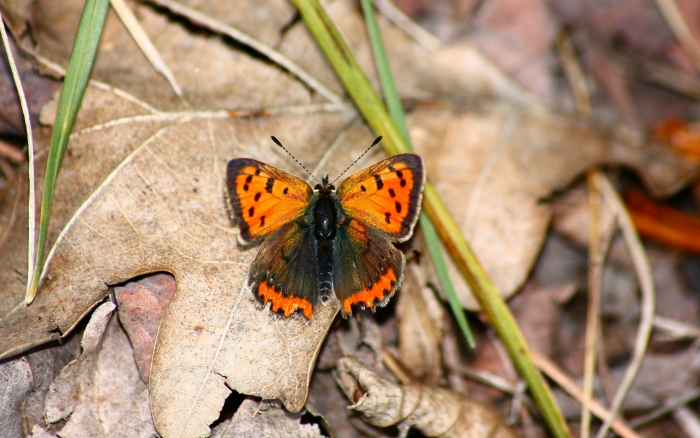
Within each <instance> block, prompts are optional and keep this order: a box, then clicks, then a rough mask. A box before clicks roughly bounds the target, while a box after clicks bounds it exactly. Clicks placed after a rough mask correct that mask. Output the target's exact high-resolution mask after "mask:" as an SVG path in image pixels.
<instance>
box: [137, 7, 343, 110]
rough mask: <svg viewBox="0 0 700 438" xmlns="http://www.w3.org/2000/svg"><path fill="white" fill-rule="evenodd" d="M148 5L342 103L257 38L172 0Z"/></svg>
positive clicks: (316, 81) (312, 78)
mask: <svg viewBox="0 0 700 438" xmlns="http://www.w3.org/2000/svg"><path fill="white" fill-rule="evenodd" d="M143 1H144V2H146V3H152V4H154V5H157V6H160V7H162V8H166V9H167V10H169V11H170V12H172V13H173V14H176V15H180V16H182V17H184V18H186V19H188V20H189V21H191V22H192V23H194V24H196V25H198V26H202V27H204V28H206V29H209V30H210V31H212V32H216V33H219V34H222V35H226V36H228V37H231V38H233V39H234V40H235V41H237V42H239V43H241V44H243V45H245V46H248V47H250V48H251V49H253V50H255V51H256V52H258V53H260V54H261V55H264V56H265V57H267V58H268V59H269V60H271V61H273V62H275V63H277V64H279V65H280V66H281V67H284V68H285V69H286V70H287V71H289V72H290V73H291V74H292V75H294V76H296V77H297V78H299V80H301V81H302V82H303V83H305V84H306V85H307V86H308V87H309V88H311V89H313V90H316V91H317V92H318V93H319V94H320V95H322V96H324V97H325V98H326V99H328V100H330V101H331V102H334V103H339V102H341V101H342V99H341V98H340V96H338V95H337V94H335V93H334V92H332V91H331V90H329V89H328V88H326V86H325V85H323V84H321V83H320V82H319V81H318V80H316V78H314V77H313V76H311V75H310V74H309V73H307V72H306V71H304V69H302V68H301V67H299V66H298V65H296V64H295V63H294V62H292V61H291V60H289V59H288V58H286V57H285V56H284V55H282V54H281V53H279V52H278V51H276V50H273V49H271V48H270V47H268V46H266V45H265V44H263V43H261V42H260V41H258V40H256V39H255V38H253V37H251V36H250V35H248V34H246V33H244V32H242V31H240V30H238V29H236V28H234V27H232V26H229V25H228V24H225V23H222V22H220V21H218V20H215V19H214V18H212V17H209V16H207V15H205V14H203V13H201V12H199V11H197V10H196V9H192V8H189V7H187V6H185V5H183V4H180V3H177V2H173V1H170V0H143Z"/></svg>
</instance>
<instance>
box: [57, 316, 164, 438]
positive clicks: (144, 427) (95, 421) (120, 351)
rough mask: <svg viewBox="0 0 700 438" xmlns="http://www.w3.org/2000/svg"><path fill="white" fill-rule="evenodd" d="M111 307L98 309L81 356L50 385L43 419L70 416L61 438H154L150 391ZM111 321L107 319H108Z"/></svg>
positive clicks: (62, 430) (91, 322)
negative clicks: (149, 401)
mask: <svg viewBox="0 0 700 438" xmlns="http://www.w3.org/2000/svg"><path fill="white" fill-rule="evenodd" d="M115 307H116V306H115V305H114V304H112V303H105V304H102V305H101V306H100V307H98V308H97V309H96V310H95V312H94V313H93V315H92V317H91V318H90V322H88V325H87V327H86V329H85V333H84V335H83V340H82V345H83V353H82V354H81V356H80V357H79V358H78V359H76V360H75V361H73V362H71V363H70V364H68V365H67V366H66V367H65V368H64V369H63V370H62V371H61V373H60V374H59V375H58V377H56V379H54V381H53V382H51V385H50V387H49V392H48V394H47V396H46V412H45V414H46V420H47V421H48V422H49V423H55V422H57V421H59V420H62V419H65V418H68V421H67V423H66V425H65V426H64V427H63V428H62V429H61V432H60V433H61V437H63V438H70V437H84V436H92V437H110V438H111V437H125V438H126V437H153V436H156V431H155V429H154V428H153V423H152V420H151V416H150V410H149V407H148V391H147V389H146V385H145V384H144V383H143V381H142V380H141V378H140V376H139V373H138V369H137V367H136V363H135V362H134V358H133V354H132V350H131V346H130V345H129V341H128V339H127V337H126V334H125V333H124V332H123V331H122V329H121V328H120V326H119V323H118V321H117V320H116V318H111V316H112V312H113V311H114V309H115ZM110 319H111V321H110Z"/></svg>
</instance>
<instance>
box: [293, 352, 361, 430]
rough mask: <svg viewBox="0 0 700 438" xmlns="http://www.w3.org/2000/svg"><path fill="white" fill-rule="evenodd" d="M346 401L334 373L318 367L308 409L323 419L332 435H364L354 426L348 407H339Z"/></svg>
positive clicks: (310, 387) (310, 388) (307, 403)
mask: <svg viewBox="0 0 700 438" xmlns="http://www.w3.org/2000/svg"><path fill="white" fill-rule="evenodd" d="M321 354H323V353H321ZM345 403H346V400H345V397H344V396H343V393H342V392H341V391H340V388H338V384H337V383H336V381H335V377H334V376H333V373H331V372H327V371H319V369H318V367H316V371H315V372H314V375H313V376H312V377H311V384H310V385H309V398H308V400H306V409H308V410H309V412H311V413H312V414H313V415H315V416H316V417H321V418H322V419H323V421H324V422H325V424H326V425H327V427H328V430H329V431H330V433H331V436H332V437H336V438H341V437H342V438H345V437H347V438H354V437H358V438H359V437H361V436H363V435H362V434H361V433H360V432H359V431H358V430H357V429H355V428H354V427H353V426H352V423H351V422H350V420H349V418H348V417H349V415H350V413H349V412H348V411H347V409H339V407H344V406H345Z"/></svg>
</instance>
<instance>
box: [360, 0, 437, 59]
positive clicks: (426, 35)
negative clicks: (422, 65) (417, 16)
mask: <svg viewBox="0 0 700 438" xmlns="http://www.w3.org/2000/svg"><path fill="white" fill-rule="evenodd" d="M373 3H374V6H376V7H377V9H378V10H379V11H381V13H382V15H384V16H385V17H386V18H387V20H389V21H391V22H392V23H393V24H394V26H396V27H397V28H398V29H401V30H402V31H403V32H404V33H405V34H406V35H408V37H409V38H411V39H412V40H413V41H415V42H416V43H418V44H419V45H421V46H423V47H424V48H426V49H428V50H437V49H439V48H440V47H442V41H440V39H439V38H438V37H436V36H435V35H433V34H432V33H430V32H428V31H427V30H425V29H423V28H422V27H421V26H419V25H418V24H416V22H415V21H413V20H411V19H410V18H409V17H407V16H406V15H405V14H404V13H403V12H401V10H400V9H399V8H397V7H396V6H395V5H394V3H392V2H391V1H390V0H374V1H373Z"/></svg>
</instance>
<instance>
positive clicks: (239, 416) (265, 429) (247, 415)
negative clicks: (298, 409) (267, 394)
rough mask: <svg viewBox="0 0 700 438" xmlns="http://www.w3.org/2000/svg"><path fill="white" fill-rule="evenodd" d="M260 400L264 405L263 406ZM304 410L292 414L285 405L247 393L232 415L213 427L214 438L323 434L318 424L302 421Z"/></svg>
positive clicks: (314, 436) (312, 436)
mask: <svg viewBox="0 0 700 438" xmlns="http://www.w3.org/2000/svg"><path fill="white" fill-rule="evenodd" d="M261 403H262V404H263V406H261ZM300 421H301V414H290V413H289V412H287V411H285V410H284V409H283V408H279V407H274V406H270V405H266V404H265V403H264V402H261V401H260V400H256V399H254V398H251V397H248V398H247V399H245V400H243V403H241V405H240V406H239V407H238V410H237V411H236V414H235V415H234V416H233V418H232V419H230V420H226V421H224V422H223V423H221V424H220V425H218V426H217V427H216V428H214V429H212V435H211V436H212V438H237V437H260V438H278V437H279V438H285V437H289V438H293V437H294V438H295V437H298V438H317V437H318V438H320V437H321V436H322V435H321V430H320V429H319V428H318V426H317V425H315V424H301V423H300Z"/></svg>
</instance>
